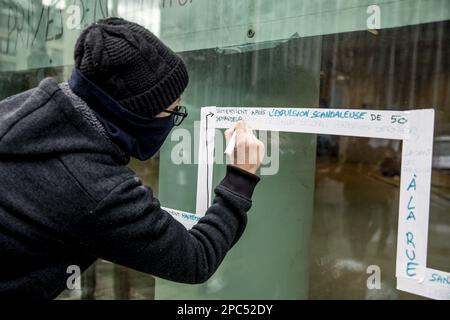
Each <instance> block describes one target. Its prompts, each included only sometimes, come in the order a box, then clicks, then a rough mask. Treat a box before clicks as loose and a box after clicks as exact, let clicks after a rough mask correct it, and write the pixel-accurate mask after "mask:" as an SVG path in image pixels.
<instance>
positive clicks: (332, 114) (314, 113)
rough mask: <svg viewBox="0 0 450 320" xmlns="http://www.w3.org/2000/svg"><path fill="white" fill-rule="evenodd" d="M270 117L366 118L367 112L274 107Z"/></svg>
mask: <svg viewBox="0 0 450 320" xmlns="http://www.w3.org/2000/svg"><path fill="white" fill-rule="evenodd" d="M269 116H270V117H297V118H311V119H354V120H364V119H366V116H367V112H364V111H350V110H345V111H331V110H328V111H319V110H295V109H272V110H271V111H270V112H269Z"/></svg>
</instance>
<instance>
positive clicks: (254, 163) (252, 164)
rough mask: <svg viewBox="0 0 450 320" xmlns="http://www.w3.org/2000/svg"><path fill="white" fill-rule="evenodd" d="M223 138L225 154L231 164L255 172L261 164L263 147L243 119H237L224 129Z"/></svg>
mask: <svg viewBox="0 0 450 320" xmlns="http://www.w3.org/2000/svg"><path fill="white" fill-rule="evenodd" d="M225 138H226V140H227V148H226V149H225V154H227V155H228V156H229V157H230V159H231V162H232V165H234V166H236V167H238V168H240V169H243V170H245V171H248V172H250V173H253V174H255V173H256V171H257V170H258V168H259V167H260V166H261V161H262V159H263V157H264V151H265V147H264V144H263V143H262V142H261V141H260V140H258V138H256V136H255V135H254V134H253V132H252V129H251V128H250V127H249V126H248V125H247V124H246V123H245V122H244V121H239V122H238V123H236V125H235V126H234V127H231V128H230V129H228V130H226V131H225Z"/></svg>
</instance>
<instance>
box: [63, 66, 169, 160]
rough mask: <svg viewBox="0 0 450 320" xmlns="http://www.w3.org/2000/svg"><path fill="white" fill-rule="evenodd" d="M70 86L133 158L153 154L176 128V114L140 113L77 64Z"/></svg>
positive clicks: (114, 140) (110, 135)
mask: <svg viewBox="0 0 450 320" xmlns="http://www.w3.org/2000/svg"><path fill="white" fill-rule="evenodd" d="M69 86H70V88H71V89H72V91H73V92H74V93H75V94H77V95H78V96H79V97H80V98H81V99H83V100H84V101H85V102H86V103H87V104H88V105H89V107H90V108H91V109H92V110H93V111H94V112H95V114H96V115H97V117H98V119H99V121H100V122H101V123H102V124H103V126H104V127H105V129H106V131H107V132H108V134H109V137H110V138H111V140H112V141H113V142H114V143H116V144H118V145H119V146H120V147H121V148H122V149H123V150H124V151H125V152H126V153H127V154H129V155H130V156H132V157H134V158H137V159H139V160H147V159H149V158H151V157H152V156H153V155H154V154H155V153H156V152H157V151H158V150H159V149H160V148H161V146H162V144H163V143H164V140H166V138H167V136H168V135H169V133H170V131H171V130H172V128H173V115H170V116H168V117H161V118H152V119H148V118H143V117H141V116H138V115H136V114H134V113H132V112H130V111H129V110H127V109H125V108H124V107H122V106H121V105H120V104H119V103H117V102H116V101H115V100H114V99H113V98H111V97H110V96H109V95H108V94H107V93H106V92H104V91H103V90H102V89H101V88H99V87H98V86H96V85H95V84H94V83H92V82H91V81H90V80H89V79H88V78H86V77H85V76H84V75H83V74H82V73H81V72H80V71H79V70H78V69H76V68H74V69H73V71H72V75H71V77H70V80H69Z"/></svg>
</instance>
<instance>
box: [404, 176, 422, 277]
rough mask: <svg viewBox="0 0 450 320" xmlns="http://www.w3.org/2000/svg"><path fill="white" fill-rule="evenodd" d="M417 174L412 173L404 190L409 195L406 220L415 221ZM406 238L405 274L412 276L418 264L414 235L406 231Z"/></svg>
mask: <svg viewBox="0 0 450 320" xmlns="http://www.w3.org/2000/svg"><path fill="white" fill-rule="evenodd" d="M416 178H417V175H416V174H414V175H413V177H412V179H411V181H410V182H409V184H408V187H407V188H406V191H407V192H408V193H409V195H410V197H409V200H408V204H407V212H408V215H407V217H406V221H415V220H416V215H415V209H416V207H415V205H414V193H415V191H416V190H417V183H416ZM405 238H406V250H405V255H406V260H407V263H406V275H407V276H408V277H414V276H415V275H416V272H415V271H416V269H417V267H418V266H419V263H418V262H417V260H416V243H415V235H414V232H412V231H408V232H406V234H405Z"/></svg>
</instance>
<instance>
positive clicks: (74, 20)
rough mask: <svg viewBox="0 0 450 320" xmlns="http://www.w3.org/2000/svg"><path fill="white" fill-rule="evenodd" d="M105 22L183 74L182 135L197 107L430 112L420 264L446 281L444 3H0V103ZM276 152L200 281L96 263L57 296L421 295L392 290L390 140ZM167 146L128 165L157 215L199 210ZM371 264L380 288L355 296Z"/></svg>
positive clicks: (189, 170) (59, 74)
mask: <svg viewBox="0 0 450 320" xmlns="http://www.w3.org/2000/svg"><path fill="white" fill-rule="evenodd" d="M372 4H377V5H378V7H379V8H380V16H379V18H380V21H381V25H380V26H379V27H377V28H373V29H371V28H368V24H367V23H368V19H370V17H371V15H372V13H371V12H368V11H367V10H368V9H367V8H368V7H369V6H370V5H372ZM375 10H376V9H375ZM375 14H376V13H375ZM107 16H121V17H124V18H127V19H129V20H132V21H135V22H138V23H141V24H142V25H144V26H146V27H147V28H149V29H150V30H151V31H153V32H154V33H155V34H157V35H158V36H160V37H161V39H162V40H163V41H166V42H167V44H168V45H169V46H171V47H172V48H173V49H174V50H175V51H177V52H179V54H180V55H181V56H182V57H183V59H184V60H185V61H186V63H187V65H188V68H189V72H190V77H191V82H190V85H189V87H188V89H187V91H186V93H185V94H184V95H183V103H184V104H185V105H187V106H188V107H189V109H190V117H189V118H190V119H189V120H188V121H186V122H185V123H184V124H183V128H185V129H186V130H189V132H193V131H194V120H197V119H199V109H200V108H201V107H202V106H207V105H217V106H249V107H251V106H255V107H257V106H286V107H320V108H354V109H375V110H378V109H379V110H408V109H420V108H434V109H435V110H436V123H435V142H434V156H433V172H432V186H431V208H430V227H429V244H428V266H429V267H432V268H435V269H438V270H443V271H447V272H448V271H450V58H449V57H450V41H449V40H450V36H449V35H450V20H449V17H450V4H449V2H448V1H446V0H443V1H434V0H417V1H416V0H411V1H402V0H393V1H392V0H391V1H382V0H378V1H353V0H348V1H346V2H343V1H328V0H320V1H297V0H282V1H281V0H278V1H271V2H269V1H257V0H255V1H241V0H233V1H219V0H173V1H171V0H167V1H164V0H131V1H130V0H127V1H125V0H115V1H114V0H92V1H80V0H73V1H70V0H67V1H66V0H32V1H28V0H27V1H21V0H0V99H4V98H6V97H8V96H11V95H14V94H16V93H19V92H21V91H25V90H28V89H30V88H33V87H35V86H37V84H38V83H39V82H40V81H41V80H42V79H44V78H45V77H53V78H55V79H56V80H57V81H60V82H62V81H66V80H67V79H68V76H69V75H70V72H71V70H72V66H73V47H74V44H75V41H76V39H77V36H78V35H79V33H80V32H81V30H82V29H83V28H84V27H85V26H87V25H88V24H90V23H92V22H93V21H96V20H97V19H100V18H103V17H107ZM272 143H277V144H278V147H279V150H280V169H279V172H278V173H277V174H276V175H274V176H267V177H263V181H262V182H261V184H260V186H258V189H257V191H256V194H255V198H254V206H253V209H252V210H251V212H250V213H249V215H250V220H249V226H248V229H247V232H246V233H245V235H244V237H243V238H242V240H241V241H240V243H239V244H238V245H237V246H236V247H235V248H234V249H233V251H232V252H230V254H229V256H228V257H227V258H226V260H225V262H224V264H223V265H222V266H221V268H220V269H219V271H218V272H217V274H216V275H215V276H214V277H213V278H212V279H211V280H210V281H208V282H207V283H206V284H203V285H197V286H185V285H178V284H173V283H170V282H168V281H162V280H160V279H155V278H153V277H152V276H150V275H144V274H141V273H138V272H136V271H133V270H130V269H127V268H125V267H123V266H118V265H114V264H112V263H109V262H107V261H103V260H98V261H97V262H96V263H95V264H94V265H93V266H92V267H91V268H90V269H88V270H87V271H86V272H85V273H84V274H83V276H82V290H76V291H66V292H64V293H62V294H61V296H60V297H59V298H60V299H155V298H156V299H164V298H192V299H195V298H214V299H216V298H217V299H220V298H222V299H238V298H262V299H264V298H266V299H279V298H285V299H306V298H310V299H377V298H382V299H417V298H420V297H418V296H415V295H412V294H408V293H405V292H402V291H399V290H397V289H396V283H395V257H396V239H397V220H398V200H399V199H398V197H399V181H400V179H399V178H400V161H401V150H402V144H401V142H400V141H394V140H382V139H370V138H353V137H344V136H325V135H321V136H315V135H308V134H288V133H281V134H280V135H279V141H276V142H274V141H272ZM174 144H175V142H173V141H168V142H167V143H166V144H165V146H164V148H163V149H162V150H161V152H160V153H159V154H158V155H157V156H155V157H154V158H152V159H151V160H149V161H147V162H139V161H134V160H133V161H131V163H130V166H131V168H132V169H134V170H135V171H136V172H137V173H138V174H139V175H140V176H141V177H142V178H143V179H144V181H145V183H146V184H148V185H150V186H151V187H152V188H154V191H155V194H156V195H158V196H159V198H160V200H161V202H162V204H163V205H164V206H167V207H172V208H178V209H183V210H187V211H190V212H195V190H196V172H197V171H196V166H195V165H194V164H192V165H182V166H179V165H175V164H173V163H171V161H170V153H171V150H172V147H173V146H174ZM270 149H271V148H270V147H268V150H270ZM192 152H194V153H195V152H197V150H193V151H192ZM223 172H224V166H223V165H222V166H219V165H218V166H217V169H215V181H216V182H218V181H219V180H220V178H221V175H223ZM280 206H281V207H286V210H284V209H283V211H281V210H280V209H279V208H280ZM370 265H378V266H380V268H381V272H382V273H381V279H382V285H381V289H380V290H369V289H368V288H367V286H366V281H367V277H368V276H369V275H368V274H367V273H366V269H367V267H368V266H370Z"/></svg>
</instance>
